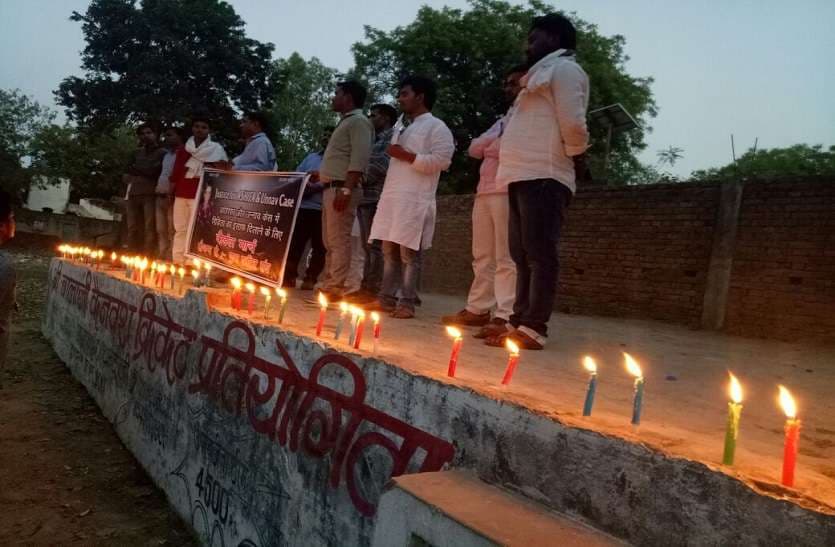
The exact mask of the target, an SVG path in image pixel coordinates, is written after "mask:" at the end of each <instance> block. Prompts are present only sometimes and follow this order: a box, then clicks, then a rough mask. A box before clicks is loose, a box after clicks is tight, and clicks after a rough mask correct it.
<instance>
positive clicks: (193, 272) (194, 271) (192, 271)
mask: <svg viewBox="0 0 835 547" xmlns="http://www.w3.org/2000/svg"><path fill="white" fill-rule="evenodd" d="M199 275H200V272H198V271H197V270H191V277H193V278H194V279H195V280H196V279H197V276H199ZM238 283H240V280H239V281H238ZM233 285H234V283H233Z"/></svg>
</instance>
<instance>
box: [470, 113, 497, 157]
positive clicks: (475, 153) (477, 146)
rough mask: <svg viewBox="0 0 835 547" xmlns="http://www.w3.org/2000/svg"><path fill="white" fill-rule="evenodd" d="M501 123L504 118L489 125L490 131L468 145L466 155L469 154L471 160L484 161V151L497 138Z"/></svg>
mask: <svg viewBox="0 0 835 547" xmlns="http://www.w3.org/2000/svg"><path fill="white" fill-rule="evenodd" d="M503 121H504V118H500V119H498V120H496V123H494V124H493V125H491V126H490V129H488V130H487V131H485V132H484V133H482V134H481V135H479V136H478V137H476V138H474V139H473V141H472V142H471V143H470V147H469V148H468V149H467V154H469V156H470V157H471V158H475V159H477V160H480V159H484V151H485V150H487V147H489V146H490V145H491V144H493V142H494V141H495V140H496V139H498V138H499V134H500V133H501V130H502V122H503Z"/></svg>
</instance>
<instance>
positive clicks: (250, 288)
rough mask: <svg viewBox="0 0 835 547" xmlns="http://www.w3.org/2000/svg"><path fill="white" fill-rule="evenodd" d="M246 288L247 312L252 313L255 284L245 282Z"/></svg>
mask: <svg viewBox="0 0 835 547" xmlns="http://www.w3.org/2000/svg"><path fill="white" fill-rule="evenodd" d="M246 290H247V292H248V293H249V300H247V303H248V304H249V305H248V306H247V313H248V314H249V315H252V310H254V309H255V285H254V284H253V283H247V284H246Z"/></svg>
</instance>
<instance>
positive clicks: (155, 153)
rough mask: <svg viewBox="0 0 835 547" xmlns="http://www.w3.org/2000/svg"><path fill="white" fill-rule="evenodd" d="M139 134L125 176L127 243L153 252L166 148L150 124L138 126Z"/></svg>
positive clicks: (143, 250) (137, 133) (154, 250)
mask: <svg viewBox="0 0 835 547" xmlns="http://www.w3.org/2000/svg"><path fill="white" fill-rule="evenodd" d="M136 135H137V137H139V148H138V149H137V150H136V152H134V154H133V157H132V158H131V161H130V166H129V167H128V170H127V173H125V175H124V176H123V177H122V180H123V182H124V183H125V185H126V190H125V200H126V201H125V213H126V217H127V222H128V247H129V248H133V249H141V250H142V252H145V253H148V254H150V255H153V254H155V253H156V249H155V245H154V235H155V234H156V205H157V203H156V202H157V200H156V187H157V179H159V174H160V171H161V170H162V157H163V156H164V155H165V150H163V149H162V148H160V147H159V143H158V142H157V134H156V132H155V131H154V129H153V128H152V127H151V126H150V125H149V124H147V123H143V124H142V125H140V126H139V127H137V128H136Z"/></svg>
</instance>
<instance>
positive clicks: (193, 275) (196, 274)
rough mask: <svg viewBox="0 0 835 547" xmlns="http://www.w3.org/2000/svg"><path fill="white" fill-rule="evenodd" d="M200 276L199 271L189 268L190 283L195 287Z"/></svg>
mask: <svg viewBox="0 0 835 547" xmlns="http://www.w3.org/2000/svg"><path fill="white" fill-rule="evenodd" d="M199 277H200V272H198V271H197V270H191V284H192V285H194V286H195V287H196V286H197V280H198V278H199Z"/></svg>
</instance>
